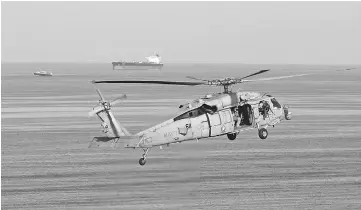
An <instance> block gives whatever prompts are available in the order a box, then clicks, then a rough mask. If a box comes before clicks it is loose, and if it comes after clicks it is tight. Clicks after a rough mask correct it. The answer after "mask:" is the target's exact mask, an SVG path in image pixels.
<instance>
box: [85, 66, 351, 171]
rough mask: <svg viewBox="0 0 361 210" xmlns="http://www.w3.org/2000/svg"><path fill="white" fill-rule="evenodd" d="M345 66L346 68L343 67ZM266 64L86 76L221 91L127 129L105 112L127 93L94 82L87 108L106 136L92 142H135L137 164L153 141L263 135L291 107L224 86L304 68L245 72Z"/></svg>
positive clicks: (143, 160)
mask: <svg viewBox="0 0 361 210" xmlns="http://www.w3.org/2000/svg"><path fill="white" fill-rule="evenodd" d="M346 70H350V69H346ZM268 71H270V69H264V70H259V71H258V72H255V73H253V74H250V75H248V76H245V77H240V78H223V79H213V80H205V79H199V78H195V77H191V76H188V77H187V78H189V79H192V80H196V81H185V82H181V81H157V80H134V81H128V80H120V81H95V80H93V81H91V83H92V84H94V85H95V84H98V83H125V84H129V83H140V84H166V85H188V86H197V85H209V86H221V87H223V92H219V93H214V94H208V95H205V96H203V97H200V98H198V99H195V100H193V101H191V102H188V103H185V104H181V105H180V106H179V111H180V114H178V115H176V116H174V117H173V118H171V119H168V120H166V121H164V122H162V123H159V124H157V125H155V126H152V127H150V128H148V129H145V130H143V131H141V132H138V133H136V134H132V133H130V132H129V131H128V130H127V129H126V128H125V127H124V126H122V125H121V124H120V123H119V121H118V120H116V119H115V117H114V115H113V113H112V112H111V107H112V106H114V105H116V104H119V103H121V101H122V100H124V99H126V98H127V96H126V95H123V96H121V97H118V98H116V99H115V100H113V101H111V102H109V101H105V100H104V97H103V95H102V94H101V92H100V90H99V89H98V88H96V91H97V93H98V95H99V96H100V100H99V105H98V106H97V107H95V108H93V110H91V111H90V112H89V113H88V114H89V116H93V115H97V117H98V118H99V119H100V121H101V122H102V123H101V129H102V131H103V132H104V133H105V135H106V136H103V137H94V138H93V141H92V142H94V141H95V142H108V141H112V142H113V143H114V144H116V143H117V142H118V141H119V140H123V141H124V147H125V148H133V149H135V148H141V149H143V151H144V152H143V155H142V157H141V158H140V159H139V164H140V165H141V166H143V165H144V164H145V163H146V160H147V155H148V152H149V150H150V149H151V148H153V147H158V146H159V147H160V148H161V149H162V147H163V146H168V147H169V145H170V144H173V143H181V142H184V141H190V140H197V141H198V140H199V139H204V138H212V137H217V136H227V138H228V139H229V140H232V141H233V140H235V139H236V138H237V135H239V133H240V132H243V131H246V130H251V129H257V131H258V136H259V138H260V139H266V138H267V136H268V130H267V128H268V127H270V126H271V127H274V126H275V125H276V124H279V123H280V122H282V121H284V120H291V118H292V112H291V111H290V110H289V106H287V105H281V103H279V102H278V101H277V100H276V98H275V97H274V96H272V95H270V94H267V93H265V94H262V93H259V92H244V91H236V92H232V91H231V90H230V87H231V86H232V85H235V84H240V83H245V82H255V81H267V80H275V79H285V78H291V77H298V76H305V75H309V74H297V75H290V76H280V77H269V78H261V79H256V80H249V79H246V78H249V77H252V76H255V75H258V74H262V73H265V72H268ZM89 147H90V145H89Z"/></svg>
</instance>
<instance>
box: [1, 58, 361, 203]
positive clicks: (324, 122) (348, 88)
mask: <svg viewBox="0 0 361 210" xmlns="http://www.w3.org/2000/svg"><path fill="white" fill-rule="evenodd" d="M349 67H354V66H322V65H312V66H311V65H245V64H165V65H164V67H163V68H162V69H161V70H131V71H127V70H117V71H114V70H112V65H111V63H109V64H107V63H105V64H104V63H2V65H1V181H2V187H1V206H2V208H3V209H50V208H55V209H361V138H360V130H361V66H356V67H357V69H355V70H352V71H346V72H341V71H334V70H336V69H342V68H349ZM36 68H46V69H52V72H53V76H52V77H38V76H34V75H33V72H35V71H37V69H36ZM260 69H271V71H269V72H266V73H264V74H262V75H257V76H255V77H252V79H258V78H265V77H274V76H287V75H293V74H305V73H306V74H309V75H306V76H302V77H294V78H288V79H282V80H273V81H262V82H261V81H260V82H254V83H244V84H240V85H235V86H234V87H233V88H232V90H233V91H237V90H243V91H259V92H262V93H269V94H271V95H273V96H275V97H276V98H277V100H278V101H279V102H281V103H282V104H288V105H289V106H290V110H291V111H292V112H293V118H292V120H290V121H285V122H282V123H281V124H279V125H276V126H275V128H269V129H268V131H269V136H268V138H267V139H266V140H261V139H259V137H258V135H257V132H256V130H251V131H248V132H245V133H241V134H240V135H238V137H237V139H236V140H235V141H229V140H228V139H227V137H217V138H210V139H204V140H200V141H199V142H196V141H192V142H185V143H182V144H175V145H171V146H170V147H166V148H164V149H163V150H161V149H159V148H153V149H151V150H150V152H149V155H148V160H147V163H146V165H145V166H139V165H138V159H139V158H140V157H141V154H142V150H133V149H125V148H123V147H122V144H120V145H119V146H118V147H116V148H112V147H110V146H109V145H102V146H101V147H99V148H98V147H96V148H94V147H91V148H88V145H89V143H90V141H91V139H92V137H93V136H101V135H102V134H101V132H100V122H99V120H98V119H97V118H96V117H91V118H89V117H88V112H89V111H90V110H92V108H93V107H95V106H97V103H98V100H99V96H98V95H97V93H96V91H95V88H94V85H93V84H91V83H90V81H92V80H169V81H192V80H191V79H188V78H186V76H193V77H197V78H201V79H214V78H224V77H243V76H246V75H249V74H252V73H254V72H256V71H258V70H260ZM96 86H97V87H98V88H99V89H100V90H101V91H102V93H103V95H104V97H105V98H106V99H107V100H112V99H114V98H116V97H117V96H120V95H122V94H126V95H127V96H128V98H127V99H126V100H124V101H123V102H122V103H121V104H119V105H117V106H116V107H113V109H112V110H113V113H114V115H115V116H116V118H117V119H118V120H119V121H120V122H121V124H122V125H123V126H125V127H126V128H128V130H130V131H131V132H133V133H136V132H138V131H140V130H143V129H146V128H148V127H150V126H152V125H155V124H157V123H160V122H162V121H164V120H167V119H170V118H172V117H174V116H175V115H176V114H177V113H178V106H179V105H180V104H183V103H186V102H190V101H191V100H193V99H196V98H198V97H202V96H204V95H205V94H209V93H214V92H219V91H221V88H219V87H210V86H176V85H152V84H97V85H96Z"/></svg>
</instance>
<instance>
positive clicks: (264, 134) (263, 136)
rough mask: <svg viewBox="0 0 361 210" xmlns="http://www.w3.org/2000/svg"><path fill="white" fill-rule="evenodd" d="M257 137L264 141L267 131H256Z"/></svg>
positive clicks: (263, 129) (262, 129)
mask: <svg viewBox="0 0 361 210" xmlns="http://www.w3.org/2000/svg"><path fill="white" fill-rule="evenodd" d="M258 136H259V137H260V138H261V139H266V138H267V136H268V131H267V129H266V128H261V129H259V130H258Z"/></svg>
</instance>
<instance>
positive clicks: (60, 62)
mask: <svg viewBox="0 0 361 210" xmlns="http://www.w3.org/2000/svg"><path fill="white" fill-rule="evenodd" d="M111 62H113V61H110V62H106V61H98V62H97V61H1V64H19V63H23V64H24V63H58V64H72V63H73V64H112V63H111ZM163 64H164V65H168V64H170V65H174V64H176V65H192V64H193V65H227V64H228V65H231V64H233V65H235V64H238V65H304V66H361V63H360V64H325V63H318V64H308V63H241V62H169V63H163Z"/></svg>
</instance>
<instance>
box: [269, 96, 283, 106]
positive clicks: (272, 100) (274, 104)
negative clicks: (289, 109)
mask: <svg viewBox="0 0 361 210" xmlns="http://www.w3.org/2000/svg"><path fill="white" fill-rule="evenodd" d="M271 102H272V104H273V107H277V108H281V104H279V103H278V101H277V100H276V99H275V98H272V99H271Z"/></svg>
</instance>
